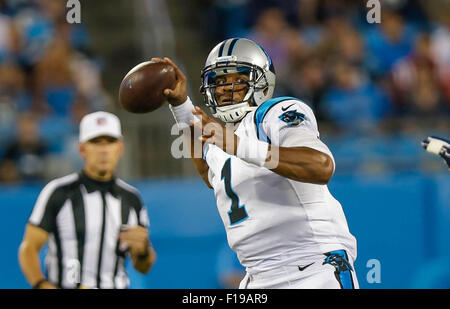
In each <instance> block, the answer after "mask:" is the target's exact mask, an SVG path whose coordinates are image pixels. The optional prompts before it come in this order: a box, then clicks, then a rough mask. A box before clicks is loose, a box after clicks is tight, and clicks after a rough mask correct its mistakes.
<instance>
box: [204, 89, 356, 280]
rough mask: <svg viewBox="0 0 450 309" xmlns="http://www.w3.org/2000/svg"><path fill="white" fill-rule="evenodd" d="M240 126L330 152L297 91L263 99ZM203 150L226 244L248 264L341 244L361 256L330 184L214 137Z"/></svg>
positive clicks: (286, 260) (260, 267) (276, 262)
mask: <svg viewBox="0 0 450 309" xmlns="http://www.w3.org/2000/svg"><path fill="white" fill-rule="evenodd" d="M235 133H236V134H237V135H238V136H247V137H249V138H255V139H256V138H257V139H260V140H263V141H267V142H269V143H271V144H272V145H274V146H281V147H300V146H303V147H309V148H312V149H315V150H318V151H321V152H324V153H326V154H328V155H329V156H330V157H331V158H333V156H332V154H331V152H330V150H329V149H328V147H327V146H326V145H325V144H324V143H323V142H321V141H320V139H319V132H318V129H317V123H316V119H315V116H314V113H313V112H312V110H311V109H310V108H309V107H308V106H307V105H306V104H305V103H303V102H301V101H300V100H298V99H296V98H291V97H280V98H274V99H272V100H269V101H267V102H265V103H263V104H261V105H260V106H259V107H258V109H256V110H255V111H252V112H250V113H248V114H247V115H246V116H245V118H243V119H242V121H241V123H240V124H239V127H238V128H237V130H236V132H235ZM203 155H204V159H205V160H206V162H207V164H208V166H209V171H208V178H209V182H210V183H211V185H212V187H213V188H214V194H215V196H216V200H217V208H218V210H219V213H220V216H221V218H222V221H223V224H224V226H225V229H226V232H227V238H228V244H229V245H230V247H231V248H232V249H233V250H234V251H235V252H236V254H237V256H238V258H239V261H240V262H241V264H242V265H243V266H244V267H247V269H251V270H252V271H265V270H269V269H273V268H276V267H279V266H281V265H289V264H290V263H295V262H296V261H298V260H300V259H304V258H306V257H308V256H315V255H319V254H323V253H325V252H329V251H332V250H339V249H344V250H347V252H348V254H349V255H350V256H351V257H352V259H353V261H354V260H355V259H356V240H355V237H354V236H353V235H352V234H350V232H349V229H348V226H347V221H346V218H345V215H344V212H343V210H342V207H341V204H340V203H339V202H338V201H337V200H336V199H335V198H334V197H333V196H332V195H331V194H330V192H329V191H328V187H327V185H318V184H311V183H304V182H299V181H294V180H290V179H288V178H285V177H283V176H280V175H278V174H276V173H274V172H272V171H271V170H269V169H267V168H264V167H259V166H256V165H254V164H250V163H247V162H246V161H244V160H241V159H240V158H238V157H236V156H233V155H230V154H228V153H226V152H224V151H223V150H222V149H220V148H219V147H217V146H215V145H209V146H208V147H205V150H204V154H203ZM333 162H334V159H333Z"/></svg>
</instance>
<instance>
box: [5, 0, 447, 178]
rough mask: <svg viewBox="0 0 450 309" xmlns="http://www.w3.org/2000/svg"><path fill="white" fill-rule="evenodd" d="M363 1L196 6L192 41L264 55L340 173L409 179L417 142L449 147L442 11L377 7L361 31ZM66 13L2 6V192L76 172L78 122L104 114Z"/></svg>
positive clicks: (8, 2)
mask: <svg viewBox="0 0 450 309" xmlns="http://www.w3.org/2000/svg"><path fill="white" fill-rule="evenodd" d="M367 2H368V1H361V0H284V1H276V0H209V1H203V2H202V10H203V11H202V12H203V13H202V16H205V18H203V19H201V20H198V22H197V23H196V24H198V25H197V27H198V29H197V32H198V35H199V37H200V36H204V35H208V41H210V43H211V44H209V46H208V48H207V49H208V50H209V49H210V48H211V47H212V46H214V45H215V44H216V43H217V42H219V41H222V40H223V39H225V38H229V37H248V38H250V39H253V40H255V41H256V42H258V43H259V44H261V45H262V46H264V48H265V49H266V50H267V52H268V53H269V54H270V55H271V57H272V59H273V62H274V65H275V70H276V72H277V86H276V89H275V94H274V95H275V96H294V97H298V98H300V99H301V100H303V101H305V102H306V103H307V104H309V105H310V106H311V107H312V108H313V110H314V111H315V114H316V117H317V119H318V121H319V126H320V131H321V133H322V136H323V135H326V136H334V137H336V138H337V139H335V140H334V141H337V142H336V143H335V144H333V143H332V141H330V145H331V146H332V147H331V149H332V151H333V153H335V156H336V157H337V159H338V161H339V162H340V167H345V168H347V167H348V169H349V170H354V165H355V162H362V161H363V160H366V159H367V158H368V157H369V156H370V155H373V154H375V159H376V160H378V161H380V157H376V156H378V154H380V155H382V157H381V158H390V159H392V158H399V160H397V161H392V160H391V161H392V162H394V163H393V165H394V167H395V168H398V167H399V166H401V165H402V164H403V167H404V169H405V170H410V169H411V168H412V167H415V166H417V162H416V159H415V157H414V155H413V153H416V154H417V155H420V154H421V153H422V152H423V151H422V150H421V149H420V147H418V145H419V140H418V138H421V137H426V136H427V135H430V133H435V134H442V135H444V136H443V137H446V138H450V122H449V116H450V112H449V111H450V4H449V2H448V1H446V0H433V1H425V0H380V4H381V6H380V7H381V12H380V17H381V20H380V23H369V22H368V20H367V14H368V13H369V11H370V10H371V8H370V7H366V4H367ZM193 7H195V6H193ZM183 13H184V14H186V13H187V12H183ZM66 14H67V8H66V1H62V0H0V182H3V183H17V182H24V181H25V182H28V181H35V180H38V181H39V180H49V179H52V178H54V177H56V176H61V175H63V174H65V173H69V172H72V171H74V170H77V169H79V168H80V167H81V166H82V161H81V159H80V158H79V156H78V150H77V137H76V132H77V126H78V123H79V121H80V119H81V118H82V116H84V115H85V114H86V113H89V112H91V111H95V110H102V109H107V106H108V105H109V104H110V103H111V99H110V96H109V95H108V93H107V91H105V89H104V87H103V85H102V78H101V77H102V76H101V74H102V70H103V68H102V61H101V59H99V58H98V57H96V55H94V53H93V51H92V42H91V40H90V37H89V35H88V33H87V31H86V29H85V26H84V24H83V23H81V24H70V23H68V22H67V20H66ZM197 14H198V13H197ZM205 23H206V24H205ZM411 132H412V134H416V136H414V139H412V140H411V139H409V140H408V139H405V143H402V144H399V142H398V141H399V139H398V138H397V137H398V135H399V134H402V133H406V134H409V133H411ZM417 132H419V133H417ZM438 132H440V133H438ZM442 132H443V133H442ZM355 136H363V137H364V136H365V137H368V136H369V137H370V141H371V142H372V144H371V145H369V144H368V143H367V139H355ZM393 136H395V137H396V138H392V137H393ZM342 137H344V138H345V139H344V140H342V139H339V138H342ZM376 137H378V138H379V139H377V138H376ZM379 141H381V142H382V143H383V144H381V143H379ZM389 141H391V143H389ZM395 149H398V152H395ZM363 150H364V151H365V152H364V151H363ZM163 151H165V149H164V150H163ZM377 151H379V153H377ZM405 154H406V155H405ZM407 156H409V158H407ZM163 157H164V158H166V157H167V156H163ZM170 160H171V158H167V162H161V163H162V164H166V165H169V164H170ZM405 160H406V161H407V160H409V161H408V162H409V163H408V164H404V162H406V161H405ZM346 162H348V163H346ZM172 163H173V162H172ZM144 176H145V175H144Z"/></svg>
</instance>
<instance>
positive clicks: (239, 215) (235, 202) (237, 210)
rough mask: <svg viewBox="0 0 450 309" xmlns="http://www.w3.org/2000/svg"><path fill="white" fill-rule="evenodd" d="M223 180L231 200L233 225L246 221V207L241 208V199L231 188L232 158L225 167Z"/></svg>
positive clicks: (229, 213)
mask: <svg viewBox="0 0 450 309" xmlns="http://www.w3.org/2000/svg"><path fill="white" fill-rule="evenodd" d="M221 179H224V183H225V193H226V194H227V196H228V197H229V198H230V199H231V210H230V211H229V212H228V216H229V217H230V223H231V225H234V224H237V223H239V222H242V221H244V220H245V219H247V218H248V215H247V211H246V210H245V205H242V206H239V197H238V196H237V194H236V193H235V192H234V191H233V189H232V188H231V158H228V160H227V161H225V164H224V165H223V168H222V177H221Z"/></svg>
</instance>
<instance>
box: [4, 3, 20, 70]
mask: <svg viewBox="0 0 450 309" xmlns="http://www.w3.org/2000/svg"><path fill="white" fill-rule="evenodd" d="M3 5H4V4H2V1H0V63H2V62H6V61H11V60H14V54H15V53H16V52H17V50H18V47H19V33H18V29H17V27H16V25H15V24H14V21H13V19H12V18H11V17H9V16H7V15H6V14H3V13H2V12H1V8H2V6H3Z"/></svg>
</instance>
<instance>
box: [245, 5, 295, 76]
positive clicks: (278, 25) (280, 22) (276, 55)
mask: <svg viewBox="0 0 450 309" xmlns="http://www.w3.org/2000/svg"><path fill="white" fill-rule="evenodd" d="M287 28H288V23H287V21H286V19H285V17H284V14H283V11H282V10H281V9H279V8H277V7H269V8H266V9H264V10H263V11H262V12H261V14H260V15H259V17H258V19H257V21H256V24H255V26H254V27H253V29H252V31H251V32H250V33H249V39H251V40H253V41H255V42H256V43H258V44H259V45H261V46H264V49H265V50H266V51H267V53H268V54H269V55H270V56H271V58H272V61H273V63H274V66H275V70H277V71H279V72H280V71H282V70H283V69H284V68H285V67H286V66H287V65H288V62H287V59H286V57H287V50H286V47H285V45H284V44H283V43H282V41H281V38H280V34H282V33H283V32H284V31H285V30H286V29H287Z"/></svg>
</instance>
